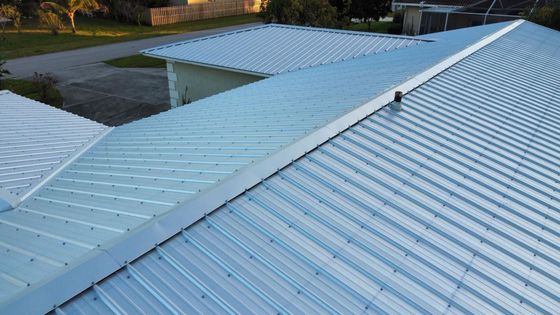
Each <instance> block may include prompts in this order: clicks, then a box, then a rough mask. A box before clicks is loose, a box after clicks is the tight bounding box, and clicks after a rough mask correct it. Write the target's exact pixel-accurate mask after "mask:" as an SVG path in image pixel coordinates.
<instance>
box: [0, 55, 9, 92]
mask: <svg viewBox="0 0 560 315" xmlns="http://www.w3.org/2000/svg"><path fill="white" fill-rule="evenodd" d="M5 64H6V60H4V57H3V56H2V55H0V90H2V80H3V78H4V77H6V76H8V75H9V74H10V71H8V70H7V69H5V68H4V65H5Z"/></svg>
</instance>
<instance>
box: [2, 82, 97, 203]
mask: <svg viewBox="0 0 560 315" xmlns="http://www.w3.org/2000/svg"><path fill="white" fill-rule="evenodd" d="M0 126H1V128H2V130H0V143H1V144H0V189H2V190H5V191H7V192H9V193H11V194H13V195H15V196H17V197H18V198H21V197H23V196H24V195H25V194H26V193H28V192H29V191H31V190H32V189H33V188H34V187H35V186H36V185H38V184H39V183H41V182H42V181H43V180H44V179H45V178H47V177H48V176H49V175H50V174H52V173H53V172H55V171H56V170H57V169H58V168H59V167H60V166H61V165H63V164H64V163H65V162H67V161H69V160H70V159H71V158H72V157H73V156H75V155H76V154H77V153H79V152H81V151H82V150H83V149H84V148H86V147H87V146H88V145H89V144H91V143H92V142H94V141H96V140H97V139H98V138H99V137H100V136H101V135H102V134H103V132H104V131H106V130H107V127H106V126H104V125H102V124H99V123H96V122H94V121H91V120H88V119H85V118H82V117H79V116H76V115H74V114H71V113H68V112H65V111H62V110H59V109H56V108H54V107H51V106H48V105H45V104H42V103H39V102H37V101H34V100H31V99H28V98H25V97H22V96H19V95H17V94H14V93H12V92H10V91H0Z"/></svg>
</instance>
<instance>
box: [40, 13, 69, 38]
mask: <svg viewBox="0 0 560 315" xmlns="http://www.w3.org/2000/svg"><path fill="white" fill-rule="evenodd" d="M38 14H39V21H40V23H41V25H43V26H45V27H46V28H47V29H49V30H50V31H51V33H52V34H53V35H58V33H59V32H60V31H61V30H63V29H64V23H62V20H61V19H60V16H59V15H58V14H56V13H53V12H50V11H43V10H39V12H38Z"/></svg>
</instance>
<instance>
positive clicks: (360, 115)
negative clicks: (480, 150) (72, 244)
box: [0, 20, 524, 314]
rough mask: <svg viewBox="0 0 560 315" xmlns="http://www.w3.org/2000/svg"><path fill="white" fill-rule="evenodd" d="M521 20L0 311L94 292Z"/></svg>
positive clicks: (26, 310)
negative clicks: (106, 280) (101, 283)
mask: <svg viewBox="0 0 560 315" xmlns="http://www.w3.org/2000/svg"><path fill="white" fill-rule="evenodd" d="M523 22H524V21H523V20H517V21H515V22H513V23H511V24H510V25H508V26H506V27H504V28H502V29H500V30H499V31H497V32H495V33H493V34H490V35H488V36H486V37H484V38H482V39H481V40H479V41H478V42H476V43H474V44H473V45H471V46H469V47H467V48H465V49H463V50H462V51H460V52H458V53H456V54H454V55H452V56H450V57H448V58H446V59H444V60H442V61H440V62H439V63H437V64H436V65H434V66H433V67H431V68H429V69H427V70H425V71H423V72H421V73H420V74H418V75H416V76H414V77H412V78H411V79H409V80H407V81H405V82H403V83H401V84H399V85H397V86H394V87H392V88H390V89H388V90H386V91H385V92H384V93H382V94H380V95H378V96H377V97H375V98H374V99H372V100H370V101H368V102H367V103H365V104H363V105H362V106H359V107H357V108H356V109H354V110H352V111H350V112H348V113H346V114H343V115H342V116H340V117H338V118H336V119H335V120H333V121H331V122H330V123H328V124H327V125H325V126H323V127H321V128H318V129H316V130H315V131H313V132H311V133H310V134H308V135H307V136H304V137H303V138H301V139H299V140H297V141H296V142H294V143H292V144H290V145H288V146H286V147H284V148H282V149H279V150H278V151H276V152H275V153H273V154H271V155H270V156H269V157H268V158H265V159H263V160H261V161H259V162H256V163H254V164H252V165H251V166H250V167H246V168H243V169H242V170H240V171H239V172H238V173H236V174H235V175H232V176H230V177H228V178H226V179H225V180H223V181H222V182H221V183H217V184H215V185H214V186H212V187H210V188H209V189H207V190H206V191H204V192H202V193H200V194H198V195H197V196H196V197H194V198H192V199H189V200H188V201H186V202H184V203H182V204H180V205H178V206H176V207H175V208H174V209H172V210H170V211H169V212H167V213H165V214H163V215H161V216H159V217H156V218H154V219H153V220H151V221H148V222H146V223H144V224H143V225H141V226H140V227H138V228H136V229H134V230H133V231H131V232H129V233H127V234H124V235H122V236H120V237H118V238H116V239H114V240H113V241H111V242H108V243H107V244H104V245H102V246H101V247H99V248H96V249H94V250H92V251H90V252H89V253H88V254H86V255H84V256H83V257H81V258H80V259H78V260H77V261H76V262H75V263H72V264H71V265H70V266H68V267H66V268H65V269H63V270H60V271H58V272H57V273H56V274H55V275H53V276H52V277H50V278H48V279H45V280H43V281H41V282H39V283H37V284H35V285H32V286H31V287H30V288H28V289H26V290H24V291H22V292H20V293H19V294H17V295H16V296H15V297H13V298H11V299H10V300H8V301H6V302H4V304H3V305H1V306H0V313H1V314H37V313H47V312H49V311H51V310H53V309H56V308H57V307H58V306H60V305H62V304H64V303H65V302H66V301H68V300H70V299H71V298H73V297H75V296H76V295H78V294H79V293H81V292H82V291H84V290H86V289H88V288H90V287H91V286H94V285H95V284H96V283H97V282H99V281H101V280H103V279H104V278H106V277H108V276H109V275H111V274H112V273H114V272H115V271H117V270H119V269H121V268H122V267H125V266H126V265H128V264H129V263H130V262H132V261H134V260H135V259H137V258H138V257H140V256H142V255H144V254H145V253H147V252H149V251H150V250H152V249H154V248H156V247H157V246H158V245H159V244H161V243H163V242H165V241H166V240H168V239H169V238H171V237H173V236H175V235H176V234H177V233H180V232H181V231H182V230H184V229H186V228H187V227H189V226H190V225H192V224H194V223H195V222H197V221H199V220H200V219H202V218H204V217H205V216H207V215H208V214H210V213H212V212H213V211H215V210H216V209H218V208H220V207H221V206H223V205H224V204H225V203H227V202H228V201H230V200H233V199H235V198H236V197H238V196H239V195H240V194H242V193H244V192H245V191H247V190H248V189H250V188H252V187H253V186H255V185H257V184H259V183H260V182H261V181H263V180H264V179H266V178H268V177H270V176H272V175H274V174H276V173H277V172H278V171H279V170H280V169H282V168H284V167H286V166H288V165H290V164H291V163H292V162H293V161H295V160H296V159H299V158H300V157H302V156H304V155H305V154H307V153H308V152H310V151H312V150H314V149H315V148H317V147H318V146H319V145H321V144H323V143H325V142H327V141H329V140H330V139H332V138H334V137H336V136H337V135H339V134H340V133H342V132H343V131H345V130H346V129H348V128H349V127H351V126H353V125H354V124H356V123H357V122H359V121H361V120H363V119H364V118H366V117H368V116H370V115H371V114H373V113H375V112H376V111H378V110H380V109H381V108H383V107H384V106H386V105H387V104H389V103H390V102H392V101H393V97H394V93H395V91H402V92H403V93H407V92H410V91H412V90H414V89H416V88H417V87H418V86H420V85H422V84H424V83H425V82H427V81H429V80H430V79H432V78H433V77H435V76H437V75H438V74H439V73H441V72H442V71H444V70H446V69H448V68H450V67H451V66H453V65H455V64H456V63H458V62H459V61H461V60H463V59H464V58H466V57H468V56H470V55H471V54H473V53H475V52H476V51H478V50H479V49H482V48H483V47H485V46H487V45H489V44H491V43H492V42H494V41H495V40H497V39H498V38H500V37H502V36H503V35H505V34H507V33H508V32H510V31H511V30H513V29H515V28H516V27H518V26H519V25H520V24H522V23H523Z"/></svg>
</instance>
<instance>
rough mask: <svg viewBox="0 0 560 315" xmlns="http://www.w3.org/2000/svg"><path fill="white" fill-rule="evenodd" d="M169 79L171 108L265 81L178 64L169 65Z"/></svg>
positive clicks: (245, 75)
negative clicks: (187, 101) (188, 101)
mask: <svg viewBox="0 0 560 315" xmlns="http://www.w3.org/2000/svg"><path fill="white" fill-rule="evenodd" d="M167 77H168V79H169V96H170V102H171V107H176V106H180V105H183V102H184V100H190V101H191V102H194V101H196V100H199V99H201V98H205V97H208V96H211V95H214V94H218V93H220V92H224V91H227V90H231V89H233V88H236V87H239V86H242V85H245V84H249V83H252V82H255V81H258V80H262V79H264V77H260V76H255V75H250V74H244V73H238V72H233V71H226V70H221V69H214V68H210V67H203V66H196V65H191V64H186V63H178V62H168V63H167ZM187 86H188V87H189V88H188V90H186V87H187ZM185 93H186V95H185Z"/></svg>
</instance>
